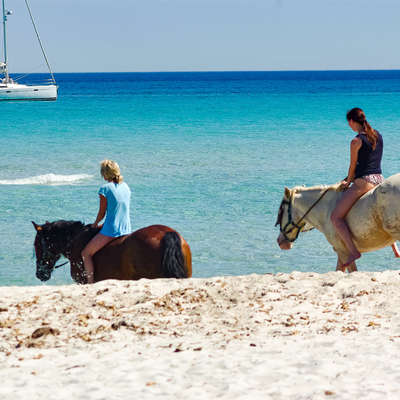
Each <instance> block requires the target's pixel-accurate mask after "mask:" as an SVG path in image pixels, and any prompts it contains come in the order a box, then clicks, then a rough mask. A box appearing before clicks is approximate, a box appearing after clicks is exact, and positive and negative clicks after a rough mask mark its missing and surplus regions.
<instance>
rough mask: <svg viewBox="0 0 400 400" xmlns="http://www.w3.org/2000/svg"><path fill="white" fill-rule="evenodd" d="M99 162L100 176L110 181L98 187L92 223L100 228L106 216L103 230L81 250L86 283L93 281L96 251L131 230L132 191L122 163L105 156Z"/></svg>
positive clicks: (94, 226)
mask: <svg viewBox="0 0 400 400" xmlns="http://www.w3.org/2000/svg"><path fill="white" fill-rule="evenodd" d="M100 166H101V167H100V173H101V176H102V177H103V178H104V179H105V180H106V181H107V183H105V184H104V185H103V186H101V187H100V189H99V192H98V193H99V197H100V206H99V212H98V213H97V217H96V220H95V221H94V223H93V224H92V227H93V228H97V227H98V224H99V222H100V221H102V219H103V218H104V216H105V217H106V219H105V221H104V224H103V226H102V228H101V230H100V232H99V233H98V234H97V235H96V236H95V237H94V238H93V239H92V240H91V241H90V242H89V243H88V244H87V245H86V247H85V248H84V249H83V251H82V253H81V254H82V258H83V262H84V264H85V271H86V277H87V283H93V282H94V267H93V255H94V254H95V253H96V252H97V251H99V250H100V249H101V248H103V247H104V246H105V245H106V244H107V243H109V242H111V240H113V239H114V238H116V237H119V236H123V235H127V234H129V233H131V222H130V216H129V206H130V199H131V191H130V189H129V187H128V185H127V184H126V183H125V182H123V177H122V175H121V172H120V169H119V166H118V164H117V163H116V162H115V161H112V160H104V161H102V162H101V164H100Z"/></svg>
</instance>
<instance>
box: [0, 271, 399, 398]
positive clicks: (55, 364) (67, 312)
mask: <svg viewBox="0 0 400 400" xmlns="http://www.w3.org/2000/svg"><path fill="white" fill-rule="evenodd" d="M0 290H1V296H0V335H1V341H0V365H1V368H0V382H1V385H0V399H2V400H6V399H7V400H8V399H13V400H14V399H32V400H33V399H58V400H60V399H108V400H109V399H125V398H126V399H155V398H162V399H217V398H220V399H352V400H354V399H398V398H400V357H399V355H400V315H399V310H400V273H399V272H398V271H387V272H376V273H365V272H357V273H353V274H351V275H347V274H343V273H340V272H331V273H327V274H317V273H299V272H293V273H292V274H278V275H248V276H241V277H220V278H212V279H188V280H180V281H178V280H167V279H162V280H152V281H150V280H141V281H138V282H127V281H104V282H100V283H97V284H95V285H92V286H77V285H70V286H58V287H54V286H53V287H51V286H37V287H2V288H0Z"/></svg>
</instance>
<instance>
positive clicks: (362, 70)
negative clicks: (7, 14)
mask: <svg viewBox="0 0 400 400" xmlns="http://www.w3.org/2000/svg"><path fill="white" fill-rule="evenodd" d="M368 71H371V72H378V71H400V68H377V69H376V68H370V69H270V70H262V69H259V70H258V69H254V70H252V69H248V70H246V69H243V70H239V69H238V70H228V69H227V70H218V69H216V70H174V71H168V70H167V71H163V70H154V71H73V72H68V71H59V72H54V71H53V73H54V74H168V73H171V74H177V73H178V74H179V73H234V72H368ZM26 73H27V72H12V73H11V74H10V75H15V74H26ZM47 73H48V72H47V71H43V72H31V73H28V74H29V75H34V74H47Z"/></svg>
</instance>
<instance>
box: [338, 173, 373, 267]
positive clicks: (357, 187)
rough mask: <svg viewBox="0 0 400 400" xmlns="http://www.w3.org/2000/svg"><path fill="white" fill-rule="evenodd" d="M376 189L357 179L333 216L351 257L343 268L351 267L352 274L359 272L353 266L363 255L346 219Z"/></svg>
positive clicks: (344, 195)
mask: <svg viewBox="0 0 400 400" xmlns="http://www.w3.org/2000/svg"><path fill="white" fill-rule="evenodd" d="M374 187H375V185H373V184H372V183H369V182H367V181H364V180H363V179H357V180H356V182H355V183H354V184H353V185H352V186H351V187H350V188H349V189H347V190H346V191H345V192H344V193H343V196H342V198H341V199H340V201H339V202H338V204H337V205H336V207H335V209H334V210H333V212H332V215H331V221H332V223H333V226H334V227H335V229H336V232H337V234H338V235H339V236H340V238H341V239H342V240H343V242H344V244H345V245H346V247H347V249H348V250H349V253H350V255H349V257H348V259H347V260H346V262H345V264H343V265H342V267H350V268H349V271H350V272H351V270H357V268H356V267H355V264H354V266H353V265H352V264H353V263H354V261H356V260H357V259H358V258H360V257H361V253H360V252H359V251H358V249H357V247H356V246H355V245H354V242H353V238H352V237H351V232H350V230H349V227H348V226H347V223H346V221H345V220H344V219H345V217H346V215H347V213H348V212H349V211H350V209H351V207H352V206H353V205H354V203H355V202H356V201H357V200H358V199H359V198H360V197H361V196H362V195H363V194H364V193H367V192H368V191H369V190H371V189H372V188H374Z"/></svg>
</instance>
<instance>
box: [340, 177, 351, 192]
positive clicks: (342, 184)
mask: <svg viewBox="0 0 400 400" xmlns="http://www.w3.org/2000/svg"><path fill="white" fill-rule="evenodd" d="M350 184H351V182H348V181H346V180H345V179H344V180H343V181H341V182H340V184H339V190H346V189H348V188H349V186H350Z"/></svg>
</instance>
